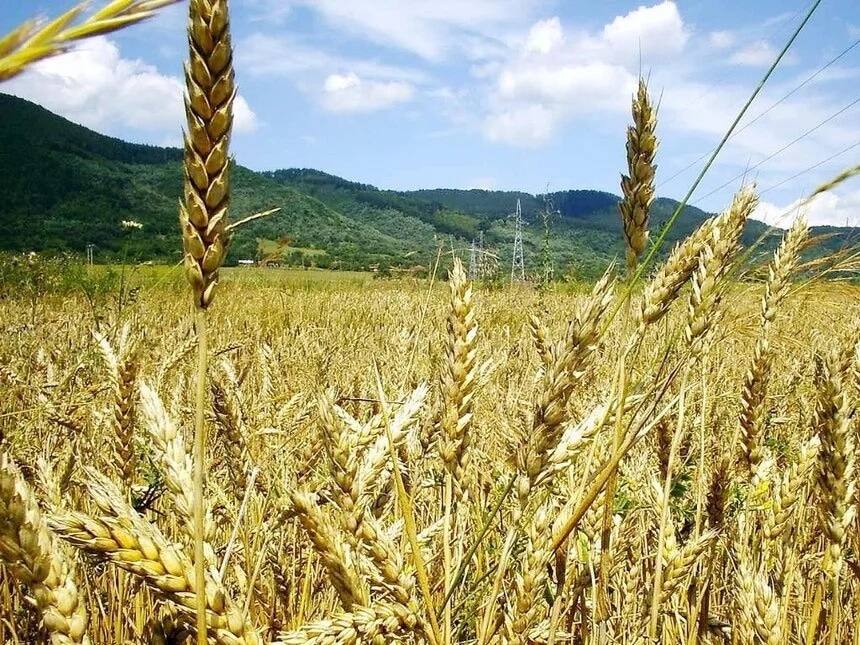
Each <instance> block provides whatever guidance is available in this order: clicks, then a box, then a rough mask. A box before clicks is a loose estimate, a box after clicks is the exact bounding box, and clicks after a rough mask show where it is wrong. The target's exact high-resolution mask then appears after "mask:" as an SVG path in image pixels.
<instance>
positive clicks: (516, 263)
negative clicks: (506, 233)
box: [511, 199, 526, 284]
mask: <svg viewBox="0 0 860 645" xmlns="http://www.w3.org/2000/svg"><path fill="white" fill-rule="evenodd" d="M525 279H526V267H525V262H524V259H523V208H522V206H521V205H520V200H519V199H517V212H516V213H515V214H514V253H513V258H512V259H511V284H513V283H514V282H517V281H519V282H522V281H523V280H525Z"/></svg>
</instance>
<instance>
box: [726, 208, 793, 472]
mask: <svg viewBox="0 0 860 645" xmlns="http://www.w3.org/2000/svg"><path fill="white" fill-rule="evenodd" d="M808 237H809V227H808V226H807V224H806V220H805V219H804V218H803V217H798V218H797V219H796V220H795V222H794V224H793V225H792V227H791V229H790V230H789V231H788V233H786V234H785V236H784V237H783V239H782V242H781V244H780V245H779V248H778V249H777V250H776V252H775V253H774V256H773V260H772V262H771V263H770V266H769V267H768V279H767V283H766V284H765V290H764V295H763V296H762V303H761V329H760V332H759V336H758V339H757V340H756V345H755V348H754V349H753V359H752V363H751V365H750V367H749V369H748V370H747V372H746V374H745V375H744V384H743V389H742V391H741V413H740V418H739V421H738V423H739V426H740V433H741V441H742V444H743V448H744V450H743V462H744V465H745V466H746V468H747V469H748V470H749V471H750V472H755V471H756V470H757V468H758V466H759V464H760V463H761V459H762V453H761V438H762V437H761V435H762V433H763V430H764V420H763V416H764V408H765V397H766V395H767V384H768V380H769V377H770V370H771V362H772V360H771V348H770V335H771V331H770V330H771V326H772V323H773V320H774V319H775V317H776V312H777V309H778V308H779V306H780V304H781V303H782V301H783V299H784V298H785V295H786V293H787V291H788V281H789V278H790V276H791V274H792V272H793V271H794V268H795V267H796V266H797V262H798V259H799V257H800V251H801V249H802V248H803V245H804V244H805V243H806V240H807V239H808Z"/></svg>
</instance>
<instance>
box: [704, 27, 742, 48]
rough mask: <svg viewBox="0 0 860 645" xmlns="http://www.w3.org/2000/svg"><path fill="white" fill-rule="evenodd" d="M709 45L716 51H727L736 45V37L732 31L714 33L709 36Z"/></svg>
mask: <svg viewBox="0 0 860 645" xmlns="http://www.w3.org/2000/svg"><path fill="white" fill-rule="evenodd" d="M708 43H709V44H710V45H711V47H715V48H716V49H726V48H727V47H731V46H732V45H734V44H735V35H734V34H733V33H732V32H730V31H712V32H711V33H710V34H708Z"/></svg>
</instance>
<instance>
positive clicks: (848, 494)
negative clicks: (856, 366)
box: [814, 349, 856, 576]
mask: <svg viewBox="0 0 860 645" xmlns="http://www.w3.org/2000/svg"><path fill="white" fill-rule="evenodd" d="M847 356H848V355H847V352H842V351H840V350H839V349H835V350H833V351H831V352H829V353H828V354H827V356H826V357H825V360H824V363H823V372H822V375H821V381H820V383H819V384H818V403H817V406H816V410H815V420H814V423H815V428H816V432H817V435H818V438H819V440H820V441H821V449H820V451H819V471H818V486H819V490H820V495H819V506H820V523H821V530H822V532H823V533H824V535H825V536H826V538H827V551H826V553H825V558H824V563H823V565H822V567H823V569H824V571H825V573H827V574H828V575H830V576H836V575H838V573H839V570H840V567H841V565H842V557H843V547H844V544H845V537H846V533H847V531H848V528H849V527H850V526H851V523H852V522H853V519H854V514H855V513H856V508H855V507H854V506H853V500H854V487H855V483H854V459H855V456H854V437H853V435H852V429H851V423H852V421H851V416H850V414H849V410H850V405H849V401H848V396H847V392H846V387H845V385H846V384H845V382H844V381H845V377H846V375H847V374H846V373H847V368H848V360H847Z"/></svg>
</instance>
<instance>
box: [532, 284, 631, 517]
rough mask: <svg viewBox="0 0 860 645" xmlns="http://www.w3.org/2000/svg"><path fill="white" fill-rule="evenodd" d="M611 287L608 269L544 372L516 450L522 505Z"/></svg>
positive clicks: (545, 459) (553, 440) (594, 341)
mask: <svg viewBox="0 0 860 645" xmlns="http://www.w3.org/2000/svg"><path fill="white" fill-rule="evenodd" d="M614 286H615V281H614V279H613V278H612V277H611V268H610V271H607V272H606V273H605V274H604V275H603V277H602V278H601V279H600V280H599V281H598V282H597V284H596V285H595V286H594V288H593V289H592V291H591V295H590V296H589V298H588V299H587V300H586V302H585V303H584V305H583V306H582V307H581V308H580V310H579V311H578V312H577V315H576V317H575V318H574V320H572V321H571V322H570V325H569V326H568V329H567V334H566V336H565V339H564V343H563V345H562V346H561V347H560V348H559V351H558V354H557V355H555V356H554V357H553V361H552V364H551V365H550V366H549V367H548V368H547V369H546V370H545V371H544V374H543V384H542V387H543V389H542V392H541V394H540V397H539V399H538V401H537V404H536V406H535V410H534V412H533V415H532V427H531V429H530V432H529V433H528V436H527V437H526V438H525V440H524V441H523V442H522V445H521V446H520V448H519V450H518V451H517V467H518V469H519V471H520V476H519V479H518V483H517V495H518V496H519V499H520V502H521V504H523V505H524V504H525V502H526V500H527V499H528V496H529V492H530V491H531V488H532V486H533V485H534V483H535V482H536V481H537V479H538V478H539V477H540V476H541V475H542V474H543V473H544V471H545V470H546V469H547V467H548V466H549V463H550V454H551V453H552V451H554V450H555V449H556V447H557V446H558V444H559V441H560V439H561V437H562V432H563V430H564V422H565V419H566V416H567V404H568V401H569V399H570V396H571V395H572V394H573V391H574V389H575V387H576V385H577V383H578V382H579V380H580V379H581V378H582V376H583V374H584V373H585V369H586V368H587V366H588V364H589V362H590V360H591V358H592V356H593V354H594V352H595V350H596V349H597V345H598V342H599V341H600V338H601V335H602V333H603V329H602V322H603V315H604V313H606V309H607V308H608V307H609V304H610V303H611V302H612V296H613V289H614Z"/></svg>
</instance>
